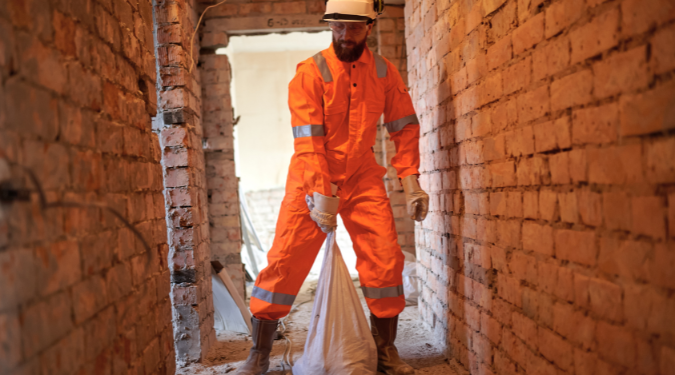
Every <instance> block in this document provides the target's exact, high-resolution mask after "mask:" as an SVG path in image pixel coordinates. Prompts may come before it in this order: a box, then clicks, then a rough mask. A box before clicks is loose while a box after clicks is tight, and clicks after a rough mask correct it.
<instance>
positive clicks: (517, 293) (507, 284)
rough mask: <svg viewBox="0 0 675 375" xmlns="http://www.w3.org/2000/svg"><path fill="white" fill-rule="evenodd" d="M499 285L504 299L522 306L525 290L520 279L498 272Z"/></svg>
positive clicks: (500, 293)
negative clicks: (523, 290)
mask: <svg viewBox="0 0 675 375" xmlns="http://www.w3.org/2000/svg"><path fill="white" fill-rule="evenodd" d="M497 285H498V288H497V291H498V294H499V297H501V298H503V299H504V300H506V301H508V302H510V303H511V304H513V305H515V306H517V307H520V306H522V304H523V299H522V298H523V292H522V287H521V286H520V282H519V281H518V279H516V278H513V277H508V276H504V275H502V274H498V275H497ZM503 323H505V322H503ZM505 324H506V323H505Z"/></svg>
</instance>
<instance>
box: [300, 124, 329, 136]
mask: <svg viewBox="0 0 675 375" xmlns="http://www.w3.org/2000/svg"><path fill="white" fill-rule="evenodd" d="M324 135H326V134H325V133H324V131H323V125H302V126H296V127H294V128H293V138H302V137H323V136H324Z"/></svg>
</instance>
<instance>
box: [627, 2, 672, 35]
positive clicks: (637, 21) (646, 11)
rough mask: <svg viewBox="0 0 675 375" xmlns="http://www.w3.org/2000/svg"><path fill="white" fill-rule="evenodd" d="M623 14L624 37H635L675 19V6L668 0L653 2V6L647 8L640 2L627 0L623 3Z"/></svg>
mask: <svg viewBox="0 0 675 375" xmlns="http://www.w3.org/2000/svg"><path fill="white" fill-rule="evenodd" d="M621 14H622V21H623V22H622V23H621V31H622V32H623V35H625V36H633V35H635V34H640V33H643V32H645V31H647V30H648V29H649V28H651V27H653V26H654V25H658V24H661V23H663V22H666V21H669V20H672V19H673V18H675V4H673V3H672V2H671V1H668V0H653V2H652V3H651V6H648V7H646V6H644V3H643V2H641V1H639V0H626V1H624V2H623V3H621Z"/></svg>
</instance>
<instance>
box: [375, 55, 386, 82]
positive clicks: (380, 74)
mask: <svg viewBox="0 0 675 375" xmlns="http://www.w3.org/2000/svg"><path fill="white" fill-rule="evenodd" d="M373 57H374V58H375V67H376V68H377V78H384V77H386V76H387V62H386V61H384V58H382V56H380V55H378V54H377V53H375V52H373Z"/></svg>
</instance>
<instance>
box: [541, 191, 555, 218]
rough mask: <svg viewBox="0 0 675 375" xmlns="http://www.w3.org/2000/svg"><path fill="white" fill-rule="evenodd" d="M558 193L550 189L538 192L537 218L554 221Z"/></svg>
mask: <svg viewBox="0 0 675 375" xmlns="http://www.w3.org/2000/svg"><path fill="white" fill-rule="evenodd" d="M557 206H558V194H556V193H555V192H553V191H550V190H542V191H540V192H539V218H540V219H542V220H546V221H555V220H556V218H557V215H558V212H557V211H556V209H557Z"/></svg>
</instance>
